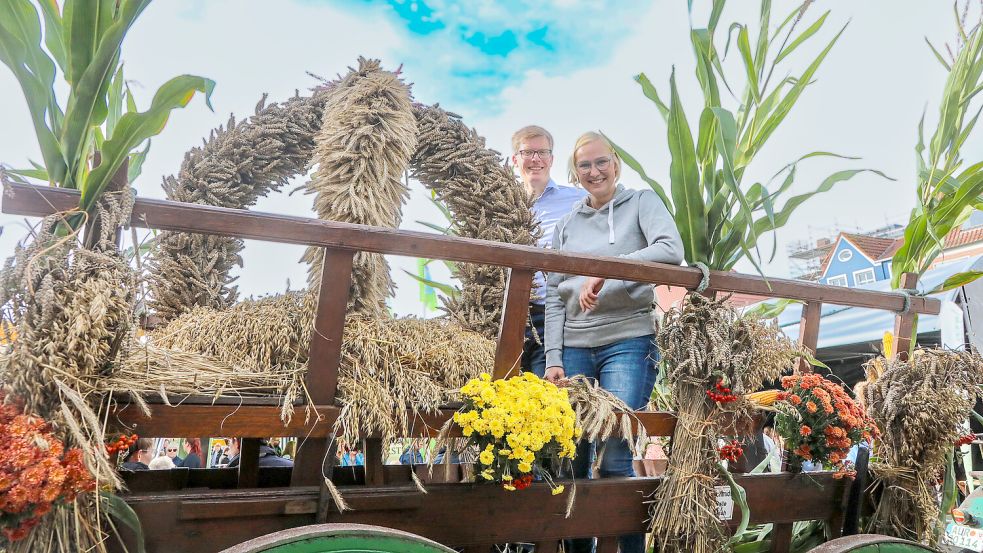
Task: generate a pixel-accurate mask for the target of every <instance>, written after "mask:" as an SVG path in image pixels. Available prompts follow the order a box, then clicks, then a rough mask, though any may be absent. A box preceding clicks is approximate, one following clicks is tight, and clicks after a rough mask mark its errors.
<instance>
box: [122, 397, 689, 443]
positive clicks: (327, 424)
mask: <svg viewBox="0 0 983 553" xmlns="http://www.w3.org/2000/svg"><path fill="white" fill-rule="evenodd" d="M148 407H149V409H150V416H149V417H148V416H146V415H144V414H143V413H142V412H141V411H140V410H139V409H136V408H135V407H127V406H124V407H122V408H118V409H117V410H116V411H115V413H113V414H111V415H110V420H118V422H119V423H120V424H122V425H124V426H125V427H126V428H128V429H129V430H128V431H132V432H136V433H139V434H140V435H141V436H147V437H153V436H184V435H186V434H187V435H190V436H200V435H209V436H230V435H231V436H249V437H266V436H284V437H287V436H290V437H300V438H303V437H309V438H326V437H328V436H331V435H333V434H334V429H333V428H332V427H333V425H334V423H335V421H336V420H337V418H338V414H339V413H340V409H339V408H338V407H334V406H325V405H315V406H313V409H315V410H316V412H317V413H318V416H313V415H312V416H311V419H310V421H309V422H305V421H304V418H305V417H304V409H305V408H304V407H303V406H297V407H294V416H293V418H291V419H290V423H288V424H284V423H283V421H281V420H280V408H279V407H277V406H273V405H243V406H241V407H237V406H233V405H181V406H178V407H171V406H167V405H163V404H149V405H148ZM455 412H456V411H455V410H454V409H442V410H441V411H440V412H439V413H437V414H428V413H417V414H411V416H412V419H413V420H414V421H415V422H414V424H413V428H412V432H411V433H412V434H413V436H404V437H417V436H420V437H427V436H429V437H433V436H436V435H437V433H438V431H439V430H440V428H441V427H442V426H443V425H444V423H445V422H446V421H447V419H449V418H452V417H453V416H454V413H455ZM633 416H634V417H636V418H637V419H638V420H639V421H640V422H641V423H642V425H644V426H645V428H646V430H647V431H648V434H649V435H650V436H671V435H672V432H673V429H674V428H675V427H676V416H675V415H674V414H672V413H669V412H665V411H636V412H635V413H634V414H633ZM633 424H634V423H633ZM450 435H451V436H455V437H457V436H460V435H461V434H460V428H458V427H456V426H455V427H454V428H453V429H452V431H451V433H450Z"/></svg>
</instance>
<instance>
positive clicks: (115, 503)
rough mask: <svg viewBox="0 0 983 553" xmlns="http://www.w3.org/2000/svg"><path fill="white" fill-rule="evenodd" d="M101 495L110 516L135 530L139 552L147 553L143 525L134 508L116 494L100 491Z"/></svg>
mask: <svg viewBox="0 0 983 553" xmlns="http://www.w3.org/2000/svg"><path fill="white" fill-rule="evenodd" d="M99 497H100V498H101V499H102V503H103V507H104V508H105V509H106V512H107V513H108V514H109V516H111V517H112V518H113V519H115V520H117V521H119V522H121V523H123V524H124V525H126V527H127V528H129V529H130V530H131V531H133V535H134V536H135V537H136V542H137V543H136V545H137V553H145V552H146V545H145V544H144V537H143V525H142V524H140V518H139V517H138V516H137V514H136V512H135V511H134V510H133V508H132V507H130V505H129V504H128V503H127V502H126V501H124V500H123V498H121V497H120V496H118V495H116V494H112V493H109V492H104V491H100V492H99Z"/></svg>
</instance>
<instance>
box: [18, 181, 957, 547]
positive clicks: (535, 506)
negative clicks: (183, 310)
mask: <svg viewBox="0 0 983 553" xmlns="http://www.w3.org/2000/svg"><path fill="white" fill-rule="evenodd" d="M78 202H79V198H78V193H77V192H75V191H71V190H64V189H57V188H48V187H35V186H29V185H20V184H12V185H9V186H8V187H7V188H6V189H5V190H4V197H3V204H2V210H3V212H4V213H9V214H18V215H28V216H44V215H49V214H51V213H55V212H59V211H65V210H69V209H72V208H74V207H76V206H77V205H78ZM131 224H132V225H134V226H138V227H146V228H154V229H161V230H172V231H182V232H192V233H206V234H216V235H223V236H234V237H239V238H248V239H255V240H264V241H270V242H280V243H289V244H303V245H311V246H317V247H322V248H324V252H325V265H324V270H323V274H322V277H321V278H322V280H321V287H320V296H319V300H318V308H317V315H316V322H315V325H316V327H315V328H316V330H317V332H314V333H313V337H312V341H311V344H310V362H309V369H308V373H307V376H306V385H307V387H308V388H309V390H310V394H311V397H312V399H313V402H314V403H315V405H316V409H317V412H318V413H320V415H321V417H320V418H319V419H318V420H311V421H310V422H309V423H307V422H305V417H304V416H303V415H304V413H303V411H304V407H305V406H304V405H296V406H295V411H296V414H295V416H294V417H293V418H292V419H291V422H290V423H288V424H286V425H285V424H284V423H282V422H281V419H280V407H279V406H278V405H277V404H276V400H272V399H271V400H268V401H264V400H250V399H245V400H240V399H236V400H235V401H234V402H232V404H233V405H234V407H230V402H223V401H221V400H220V401H218V402H213V400H212V398H187V399H184V400H183V401H182V402H181V404H180V405H177V406H173V407H172V406H169V405H165V404H163V403H157V404H152V405H151V411H152V414H151V416H149V417H147V416H144V415H143V414H141V413H140V412H139V411H138V410H137V409H135V408H127V407H120V408H119V409H117V411H116V412H115V413H114V414H112V416H113V417H115V418H116V419H118V420H119V421H120V422H121V423H122V424H124V425H126V426H128V427H129V428H130V429H132V430H133V431H135V432H137V433H139V434H140V435H141V436H145V437H150V436H241V437H243V438H244V439H243V441H242V448H241V464H240V466H239V467H237V468H232V469H229V468H224V469H196V470H188V469H176V470H171V471H153V472H142V473H130V474H128V475H126V481H127V484H128V487H129V492H128V493H127V494H126V495H125V496H124V497H125V499H126V501H127V502H128V503H129V504H130V505H131V506H132V508H133V509H134V510H135V512H136V513H137V514H138V516H139V518H140V521H141V523H142V527H143V532H144V534H145V541H146V546H147V550H148V551H150V552H179V551H194V552H199V551H202V552H204V551H219V550H223V549H226V548H232V549H231V550H230V551H240V552H246V551H295V552H300V551H347V550H349V549H345V547H349V546H350V544H351V543H353V542H352V540H356V541H358V540H361V541H359V543H361V544H362V547H363V548H364V550H365V551H420V552H424V551H446V549H444V548H442V547H443V546H441V545H439V544H444V545H445V546H452V547H455V548H458V549H461V550H463V551H467V552H479V551H480V552H482V553H484V552H487V551H489V549H490V547H491V545H492V544H498V543H506V542H529V543H533V544H535V545H536V551H539V552H550V553H553V552H554V551H556V549H557V545H558V543H559V542H560V540H562V539H563V538H569V537H583V536H597V537H598V538H599V540H598V550H599V551H600V552H602V553H606V552H613V551H615V550H616V549H617V536H619V535H621V534H625V533H631V532H638V531H641V530H643V529H644V528H645V527H646V524H647V522H646V519H647V517H648V506H647V505H646V504H645V503H644V499H645V498H646V497H647V496H649V495H650V494H652V492H653V491H654V490H656V488H657V487H658V486H659V484H660V482H661V479H660V478H610V479H603V480H593V481H586V482H580V483H578V485H577V500H576V508H575V509H574V511H573V513H572V516H570V517H569V518H567V517H565V511H566V499H565V498H564V497H553V496H551V495H550V493H549V488H548V487H547V486H546V485H545V484H534V485H533V486H532V487H531V488H530V489H529V490H526V491H523V492H521V493H510V492H506V491H504V490H502V489H501V488H500V487H498V486H489V485H478V484H462V483H444V484H440V483H432V484H428V486H427V492H428V493H427V494H426V495H425V494H424V492H422V491H421V490H420V489H418V488H417V487H416V486H414V485H413V484H412V482H411V478H410V473H409V471H410V470H411V469H410V467H408V466H405V465H396V466H387V465H385V464H384V463H383V444H382V442H381V440H380V439H377V438H375V437H373V436H364V439H365V466H364V469H361V468H360V469H357V470H356V471H354V472H348V471H346V474H345V475H342V474H340V473H335V472H333V469H332V467H330V466H322V462H323V460H324V459H325V458H326V455H327V458H328V459H333V455H330V454H329V453H330V452H329V451H328V449H329V447H330V446H329V444H330V443H331V442H330V441H329V440H328V439H327V438H328V437H329V436H330V435H331V434H332V425H333V424H334V422H335V420H336V418H337V416H338V408H337V407H335V401H334V400H335V393H336V389H337V380H338V365H339V357H340V351H341V340H342V334H343V331H344V322H345V309H346V303H347V300H348V290H349V286H347V283H348V282H350V279H351V271H352V257H353V255H354V254H355V253H356V252H358V251H367V252H376V253H382V254H392V255H404V256H414V257H427V258H432V259H444V260H451V261H457V262H470V263H481V264H489V265H497V266H503V267H508V268H510V276H509V280H508V289H507V294H506V299H505V309H504V312H503V316H502V321H501V326H500V332H499V337H498V343H497V350H496V356H495V376H496V377H497V378H500V377H502V376H504V375H505V374H506V372H507V371H508V370H509V369H510V368H511V366H512V364H513V363H514V360H515V359H517V358H518V356H519V354H520V352H521V349H522V344H523V336H524V328H525V323H526V318H527V311H528V303H529V296H530V288H531V280H532V276H533V273H534V272H535V271H537V270H545V271H559V272H563V273H568V274H580V275H590V276H600V277H608V278H618V279H626V280H632V281H641V282H649V283H655V284H664V285H670V286H681V287H684V288H687V289H694V288H696V287H697V286H698V284H699V283H700V280H701V274H700V272H699V271H698V270H696V269H692V268H684V267H677V266H670V265H662V264H658V263H648V262H638V261H629V260H625V259H619V258H595V257H590V256H587V255H579V254H570V253H559V252H555V251H548V250H541V249H537V248H533V247H525V246H514V245H508V244H501V243H495V242H488V241H481V240H472V239H465V238H456V237H448V236H441V235H434V234H425V233H419V232H410V231H402V230H392V229H385V228H376V227H367V226H361V225H352V224H344V223H335V222H328V221H322V220H318V219H309V218H302V217H293V216H285V215H274V214H266V213H258V212H252V211H244V210H233V209H225V208H218V207H208V206H199V205H191V204H182V203H176V202H170V201H163V200H150V199H138V200H137V201H136V205H135V207H134V209H133V214H132V218H131ZM903 284H904V286H905V287H907V288H911V287H913V286H914V284H915V282H914V278H913V275H905V278H904V279H903ZM710 287H711V288H710V292H709V293H728V292H737V293H743V294H752V295H758V296H763V297H779V298H791V299H796V300H801V301H802V302H804V304H805V305H804V308H803V310H802V320H801V327H800V332H799V340H800V342H801V343H802V344H804V345H806V346H808V347H810V348H812V349H815V346H816V343H817V339H818V335H819V324H820V310H821V307H822V305H823V304H824V303H828V304H837V305H845V306H857V307H866V308H872V309H885V310H892V311H896V312H898V315H897V318H896V323H895V335H896V336H898V337H899V339H898V342H899V343H898V347H897V350H898V351H901V352H905V351H907V346H908V338H907V337H909V336H910V335H911V325H912V322H913V318H914V316H915V315H916V314H918V313H925V314H937V313H938V312H939V308H940V303H939V301H938V300H935V299H930V298H924V297H912V298H909V299H906V298H905V297H904V296H903V295H902V294H898V293H887V292H874V291H865V290H854V289H848V288H841V287H833V286H824V285H819V284H813V283H808V282H801V281H792V280H782V279H765V278H762V277H760V276H753V275H742V274H736V273H723V272H719V273H718V272H713V273H711V276H710ZM909 300H910V301H909ZM906 306H907V308H908V309H907V310H905V307H906ZM803 370H809V369H808V367H803ZM452 413H453V411H452V410H451V409H446V410H443V411H442V412H441V413H440V414H438V415H436V416H432V417H425V419H424V421H423V422H424V423H425V424H421V425H418V427H417V432H416V433H417V434H418V435H420V436H427V435H434V434H435V433H436V432H437V429H439V428H440V427H441V426H442V425H443V424H444V422H445V421H446V420H447V419H448V418H449V417H450V416H451V415H452ZM635 416H636V417H637V419H638V421H640V423H641V424H643V425H644V426H645V428H646V430H647V431H648V433H649V435H653V436H670V435H672V432H673V429H674V425H675V418H674V416H673V414H672V413H667V412H642V411H639V412H636V413H635ZM268 436H295V437H298V438H300V439H301V441H300V444H301V446H300V447H299V448H298V451H297V455H296V463H295V466H294V467H293V468H292V469H290V468H287V469H283V468H275V467H274V468H260V467H259V466H258V449H259V440H258V438H260V437H268ZM324 475H326V476H327V477H328V478H332V479H333V481H335V482H336V483H337V484H338V485H339V488H340V489H341V491H342V493H343V494H344V497H345V500H346V501H347V503H348V505H349V506H350V507H351V510H349V511H346V512H344V513H342V512H339V511H338V510H337V509H336V508H335V506H334V505H333V503H332V501H331V500H330V494H329V493H328V492H327V489H326V487H325V485H324ZM737 481H738V483H739V484H741V485H742V486H743V487H744V488H745V489H746V490H747V496H748V503H749V507H750V520H751V523H766V522H771V523H774V524H775V526H774V530H773V532H772V535H771V539H770V543H771V551H775V552H783V551H788V550H789V547H790V541H791V537H792V536H791V534H792V523H793V522H795V521H804V520H823V521H826V523H827V524H828V528H829V534H830V535H831V536H832V537H834V538H835V537H838V536H840V535H841V534H842V532H843V528H844V522H845V520H846V518H847V515H846V513H847V511H848V507H849V505H848V503H849V502H850V501H851V497H853V498H854V501H855V498H856V495H857V491H856V490H854V493H852V494H851V493H850V487H851V482H850V481H849V480H844V479H835V478H834V477H833V475H832V474H831V473H810V474H790V473H778V474H758V475H751V474H747V475H738V476H737ZM740 518H741V516H740V508H739V507H736V508H735V512H734V515H733V517H732V518H731V520H728V521H726V522H727V523H728V524H729V525H730V526H732V527H735V526H736V525H737V523H738V521H739V520H740ZM325 524H328V526H324V525H325ZM339 525H340V526H339ZM360 525H368V526H360ZM848 526H852V527H855V525H848ZM380 528H381V529H380ZM404 532H405V533H404ZM406 533H408V534H406ZM271 534H272V535H271ZM264 536H265V537H264ZM421 537H422V538H421ZM255 538H259V540H258V541H252V542H249V540H254V539H255ZM424 538H426V539H424ZM129 539H132V536H129ZM844 539H845V540H847V541H846V542H836V541H834V542H832V543H828V544H826V545H825V546H823V547H824V548H825V549H824V551H827V552H834V553H835V552H840V551H890V550H891V549H889V548H890V547H907V548H909V549H907V550H909V551H916V550H921V549H920V548H917V546H914V545H911V544H898V543H888V542H891V541H892V540H886V539H885V538H883V537H870V536H851V537H848V538H844ZM427 540H432V541H427ZM244 542H248V543H244ZM332 544H333V545H332ZM345 544H348V545H345ZM360 550H363V549H360ZM899 551H900V549H899Z"/></svg>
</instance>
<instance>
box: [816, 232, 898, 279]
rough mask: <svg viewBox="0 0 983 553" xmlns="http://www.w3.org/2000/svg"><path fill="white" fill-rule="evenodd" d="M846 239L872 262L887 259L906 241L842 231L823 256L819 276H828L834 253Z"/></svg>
mask: <svg viewBox="0 0 983 553" xmlns="http://www.w3.org/2000/svg"><path fill="white" fill-rule="evenodd" d="M841 240H846V241H847V242H849V243H850V245H851V246H853V247H854V248H856V250H857V251H859V252H860V253H861V254H863V255H864V257H866V258H867V259H869V260H870V261H871V262H877V261H880V260H881V259H886V258H887V257H889V256H890V255H893V254H894V252H895V251H897V249H898V248H900V247H901V244H903V243H904V239H903V238H878V237H876V236H866V235H864V234H850V233H848V232H841V233H839V234H838V235H837V236H836V240H834V241H833V247H832V248H830V249H829V251H828V252H827V253H826V257H824V258H823V262H822V264H821V265H820V269H819V278H823V277H825V276H826V270H827V269H828V268H829V262H830V261H832V260H833V254H834V253H836V251H837V250H838V249H839V245H840V241H841Z"/></svg>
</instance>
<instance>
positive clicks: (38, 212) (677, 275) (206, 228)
mask: <svg viewBox="0 0 983 553" xmlns="http://www.w3.org/2000/svg"><path fill="white" fill-rule="evenodd" d="M78 197H79V194H78V192H77V191H74V190H66V189H61V188H51V187H46V186H34V185H24V184H17V183H8V184H7V185H6V186H5V188H4V195H3V204H2V206H0V209H2V211H3V213H8V214H15V215H29V216H45V215H50V214H51V213H55V212H58V211H63V210H66V209H71V208H72V207H74V206H76V205H78ZM131 224H133V225H134V226H138V227H141V228H156V229H160V230H174V231H183V232H199V233H207V234H216V235H221V236H236V237H240V238H248V239H254V240H264V241H267V242H281V243H287V244H306V245H314V246H325V247H334V248H340V249H348V250H357V251H368V252H376V253H385V254H393V255H406V256H413V257H427V258H431V259H446V260H451V261H464V262H472V263H483V264H489V265H499V266H506V267H512V268H518V269H528V270H545V271H547V272H550V271H556V272H561V273H567V274H576V275H585V276H600V277H606V278H618V279H623V280H631V281H637V282H650V283H656V284H665V285H668V286H683V287H685V288H688V289H693V288H696V286H697V285H698V284H699V282H700V279H701V276H702V275H701V274H700V271H699V270H698V269H694V268H691V267H679V266H676V265H666V264H662V263H650V262H644V261H632V260H626V259H624V258H618V257H597V256H591V255H585V254H576V253H570V252H559V251H555V250H546V249H541V248H537V247H534V246H517V245H512V244H502V243H499V242H492V241H489V240H475V239H470V238H460V237H455V236H443V235H439V234H433V233H425V232H415V231H407V230H394V229H390V228H383V227H370V226H365V225H353V224H348V223H337V222H333V221H322V220H319V219H312V218H307V217H295V216H289V215H276V214H270V213H262V212H256V211H249V210H241V209H227V208H221V207H214V206H202V205H196V204H184V203H180V202H172V201H167V200H155V199H147V198H138V199H137V201H136V205H135V206H134V208H133V216H132V218H131ZM710 282H711V283H712V286H713V289H714V290H715V291H717V292H741V293H745V294H752V295H758V296H765V297H775V298H790V299H798V300H803V301H818V302H821V303H829V304H836V305H846V306H854V307H869V308H873V309H892V310H898V311H899V310H901V308H902V307H903V306H904V298H903V296H902V295H901V294H898V293H894V292H878V291H873V290H860V289H853V288H845V287H840V286H827V285H823V284H816V283H812V282H804V281H799V280H788V279H779V278H768V279H765V278H764V277H762V276H760V275H744V274H739V273H731V272H725V271H711V276H710ZM940 307H941V302H940V301H939V300H938V299H935V298H923V297H916V298H912V301H911V309H912V311H914V312H916V313H927V314H933V315H934V314H938V312H939V309H940Z"/></svg>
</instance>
